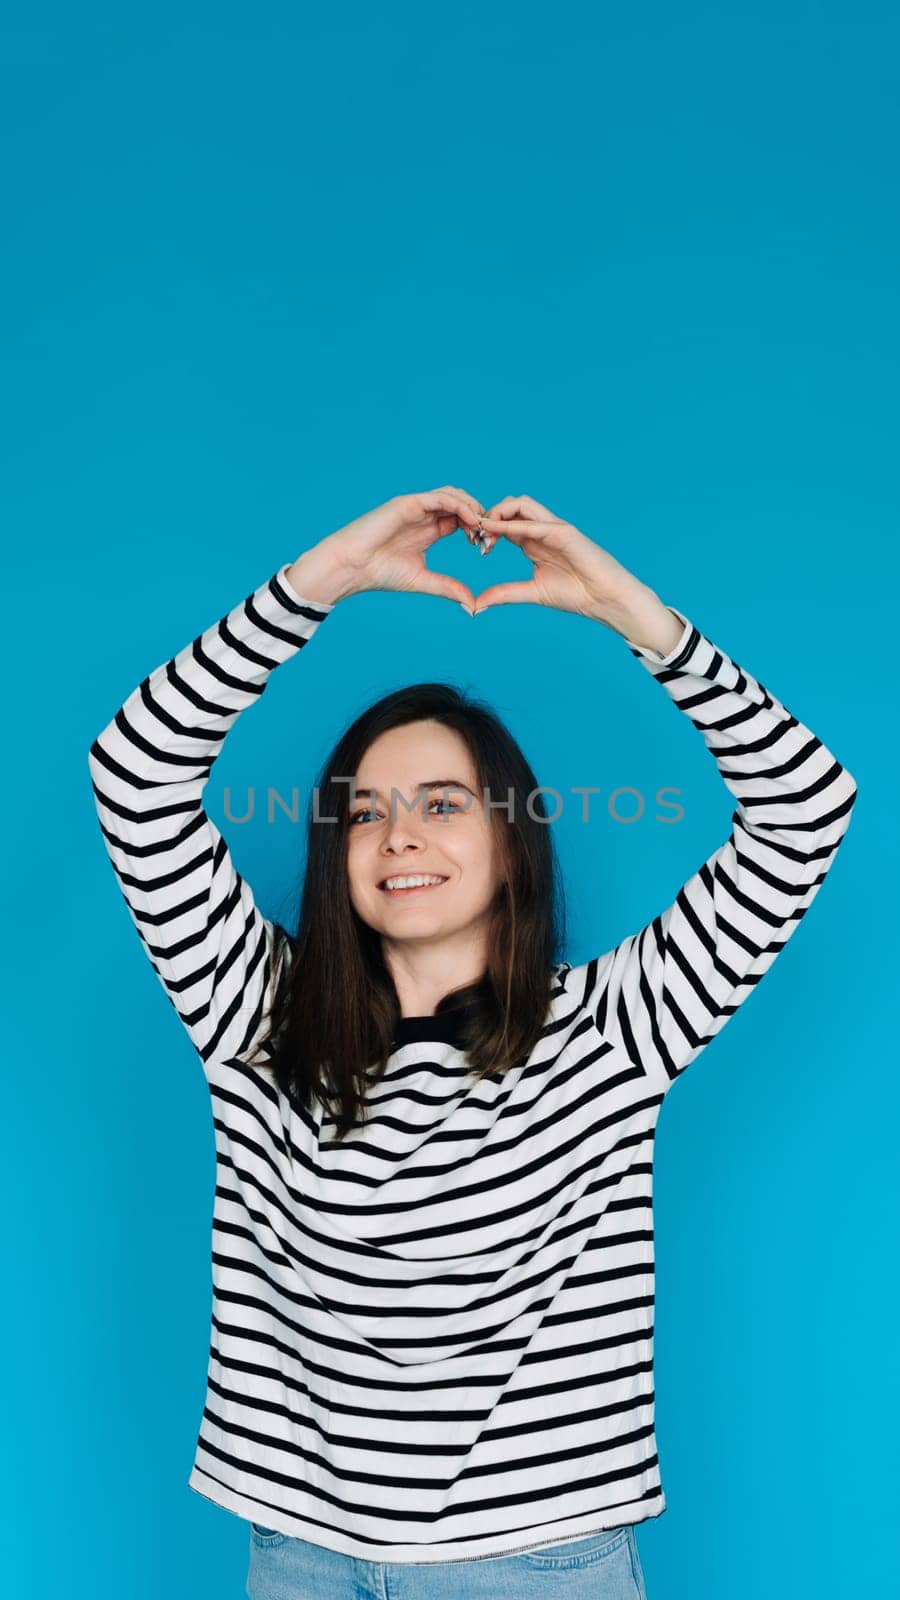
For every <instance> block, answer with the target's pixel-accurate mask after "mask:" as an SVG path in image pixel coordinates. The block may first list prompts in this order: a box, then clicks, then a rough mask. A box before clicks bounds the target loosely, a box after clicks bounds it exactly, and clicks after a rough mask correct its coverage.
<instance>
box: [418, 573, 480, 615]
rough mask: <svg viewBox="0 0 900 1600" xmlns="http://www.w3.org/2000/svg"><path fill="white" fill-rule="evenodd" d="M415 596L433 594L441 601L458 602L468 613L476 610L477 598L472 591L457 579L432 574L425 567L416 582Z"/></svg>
mask: <svg viewBox="0 0 900 1600" xmlns="http://www.w3.org/2000/svg"><path fill="white" fill-rule="evenodd" d="M413 592H414V593H415V594H433V595H437V596H438V597H439V598H440V599H441V600H456V601H458V602H459V603H460V604H461V605H464V606H465V607H466V609H467V610H468V611H474V610H475V596H474V595H473V593H472V591H471V589H469V588H467V587H466V585H465V584H464V583H460V582H459V580H458V579H457V578H448V577H447V575H446V573H444V572H430V571H429V569H428V568H427V567H424V568H423V570H422V572H421V573H420V574H419V577H418V579H417V580H416V587H415V590H414V591H413Z"/></svg>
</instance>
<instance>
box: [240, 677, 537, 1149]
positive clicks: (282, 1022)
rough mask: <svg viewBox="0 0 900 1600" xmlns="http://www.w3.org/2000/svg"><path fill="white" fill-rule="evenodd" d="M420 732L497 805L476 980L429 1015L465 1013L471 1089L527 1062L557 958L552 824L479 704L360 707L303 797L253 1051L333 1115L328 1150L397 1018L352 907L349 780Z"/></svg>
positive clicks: (446, 701) (414, 701) (302, 1098)
mask: <svg viewBox="0 0 900 1600" xmlns="http://www.w3.org/2000/svg"><path fill="white" fill-rule="evenodd" d="M425 719H428V720H431V721H435V722H440V723H443V724H444V725H445V726H446V727H448V728H452V729H454V730H455V731H456V732H457V733H459V734H460V735H461V737H462V738H463V739H464V740H465V742H466V745H467V747H468V749H469V752H470V754H471V757H472V761H473V763H474V766H475V771H476V773H477V775H478V783H479V786H480V788H481V791H482V793H484V792H485V791H486V792H487V796H488V798H489V800H492V801H494V802H495V804H493V805H492V806H491V809H490V812H489V815H490V818H491V825H492V827H493V828H494V830H495V838H496V842H497V846H498V859H499V861H500V864H501V865H500V872H499V874H498V878H499V882H498V888H497V894H496V897H495V900H494V903H493V906H492V909H491V925H490V928H489V936H488V940H487V949H488V962H487V967H486V970H485V971H484V973H483V974H482V975H481V977H480V978H479V979H478V981H477V982H474V983H470V984H467V985H465V986H464V987H463V988H459V989H456V990H451V991H449V992H448V993H447V994H446V995H444V996H443V998H442V1000H441V1001H440V1004H439V1005H438V1007H437V1015H442V1014H443V1013H445V1012H446V1011H448V1010H454V1011H455V1010H456V1009H457V1008H458V1007H460V1006H462V1007H464V1010H463V1011H462V1012H461V1013H459V1016H460V1021H461V1025H462V1026H463V1029H464V1033H463V1037H464V1040H465V1046H464V1047H465V1051H466V1055H467V1058H468V1061H469V1064H470V1067H471V1069H472V1071H473V1072H474V1074H475V1076H476V1078H480V1077H484V1076H485V1075H487V1074H489V1073H494V1072H504V1071H506V1070H508V1068H509V1067H510V1066H512V1065H514V1064H515V1063H517V1062H519V1061H520V1060H523V1059H525V1058H527V1056H528V1055H529V1054H530V1052H531V1050H532V1049H533V1047H534V1045H535V1043H536V1042H537V1040H538V1038H539V1037H540V1034H541V1030H542V1028H543V1026H544V1024H545V1022H546V1019H547V1007H548V1004H549V1001H550V997H551V993H552V991H553V982H554V974H553V971H552V968H553V966H554V964H555V963H556V962H557V961H559V960H561V959H562V956H561V951H562V948H563V946H564V944H565V902H564V896H563V891H562V887H561V880H560V873H559V866H558V861H557V856H556V850H555V847H554V843H553V840H552V837H551V832H550V823H549V821H548V820H547V817H546V809H545V807H544V804H543V796H542V795H541V794H540V793H538V792H536V791H537V789H538V783H537V779H536V777H535V774H534V772H533V771H532V768H531V766H530V765H529V763H528V761H527V760H526V759H525V756H524V754H523V753H522V750H521V748H520V747H519V745H518V744H517V742H516V740H515V739H514V738H513V736H512V734H511V733H510V732H509V730H508V728H506V727H505V726H504V724H503V722H502V721H501V720H500V718H499V717H498V716H497V714H496V713H495V712H494V711H493V710H492V709H491V708H490V706H488V705H487V704H486V703H485V702H484V701H482V700H480V699H478V698H476V697H474V696H473V695H470V694H469V693H467V692H466V691H464V690H461V689H457V688H455V687H454V686H453V685H451V684H446V683H417V684H412V685H410V686H409V687H407V688H402V689H397V690H394V691H393V692H392V693H390V694H387V695H385V696H384V697H383V698H382V699H380V700H378V701H376V702H375V703H374V704H373V705H371V706H369V707H368V709H367V710H365V711H363V712H362V713H361V714H360V715H359V716H358V717H357V718H356V720H355V721H354V722H353V723H351V725H350V726H349V727H348V728H347V730H346V732H345V733H344V734H343V735H342V736H341V738H340V739H339V741H338V743H337V744H336V745H335V747H334V749H333V750H332V752H331V754H330V755H329V756H328V757H327V759H326V761H325V763H324V765H323V766H322V768H321V770H320V773H319V776H318V778H317V781H316V785H315V789H314V790H313V793H312V794H311V796H310V803H309V807H308V812H307V858H306V871H305V875H304V879H303V888H302V894H301V900H300V908H299V913H298V918H297V931H296V933H295V934H291V933H290V932H289V931H288V930H287V929H286V928H285V927H284V926H283V925H282V924H281V923H276V924H275V930H276V951H275V957H276V971H275V974H274V975H273V980H272V991H273V998H272V1003H271V1006H270V1009H269V1019H268V1027H267V1031H266V1033H265V1035H264V1037H263V1038H261V1039H260V1040H259V1041H258V1044H257V1050H262V1051H263V1052H264V1053H265V1055H266V1056H267V1057H268V1061H267V1065H268V1066H269V1067H270V1068H271V1070H272V1071H273V1073H274V1075H275V1078H276V1080H277V1082H278V1084H279V1086H280V1088H281V1089H282V1090H283V1091H284V1092H285V1094H287V1095H288V1096H289V1098H291V1099H292V1100H294V1101H295V1102H299V1103H300V1104H302V1105H303V1106H305V1107H307V1108H309V1107H310V1106H311V1104H312V1097H313V1096H316V1097H317V1099H318V1100H319V1101H320V1103H321V1105H322V1106H323V1107H324V1108H331V1107H332V1106H333V1105H334V1104H335V1103H336V1104H337V1107H338V1109H337V1111H336V1112H334V1113H333V1114H334V1118H335V1123H336V1132H335V1135H334V1137H335V1139H338V1140H340V1139H342V1138H343V1137H344V1135H345V1134H346V1133H347V1132H348V1131H349V1130H350V1129H351V1128H352V1127H354V1126H355V1125H357V1124H358V1122H359V1120H360V1119H361V1118H362V1117H363V1116H364V1114H365V1089H366V1084H367V1081H368V1078H369V1075H370V1073H371V1072H372V1070H373V1066H374V1071H375V1076H376V1077H377V1076H380V1075H381V1074H382V1073H383V1072H384V1071H385V1069H386V1067H387V1063H388V1058H389V1056H390V1053H391V1050H392V1047H393V1038H394V1029H395V1026H396V1023H397V1021H398V1019H399V1016H400V1003H399V999H398V995H397V991H396V988H395V985H394V981H393V979H392V977H391V974H390V970H389V968H388V967H387V965H386V963H385V960H384V957H383V954H382V949H381V936H380V934H379V933H378V932H377V930H375V929H373V928H371V927H369V925H368V924H367V923H365V922H364V921H363V919H362V918H361V917H360V916H359V915H358V913H357V912H356V910H355V908H354V906H353V904H352V902H351V899H350V890H349V884H348V878H347V867H346V848H347V831H348V827H349V818H350V813H351V802H352V795H351V788H350V784H349V783H348V782H347V777H348V776H355V774H356V773H357V772H358V770H359V767H360V765H361V762H362V759H363V756H364V755H365V752H366V750H367V749H368V747H369V745H370V744H372V743H373V742H374V740H375V739H377V738H378V736H379V735H380V734H382V733H384V732H386V731H387V730H388V729H390V728H396V727H399V726H401V725H402V724H404V723H408V722H418V721H420V720H425ZM316 796H317V798H316ZM496 802H502V803H500V804H497V803H496ZM316 806H317V808H318V809H317V811H316V810H315V807H316ZM326 818H336V819H337V820H336V822H326V821H323V819H326Z"/></svg>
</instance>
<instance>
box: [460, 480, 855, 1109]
mask: <svg viewBox="0 0 900 1600" xmlns="http://www.w3.org/2000/svg"><path fill="white" fill-rule="evenodd" d="M482 524H483V527H484V529H485V532H486V533H487V534H488V536H496V537H500V536H503V537H505V538H508V539H510V540H511V541H512V542H513V543H515V544H516V545H517V546H518V547H519V548H520V549H521V550H522V551H523V553H524V554H525V555H527V556H528V557H529V558H530V559H531V560H532V561H533V562H534V575H533V577H532V578H531V579H530V580H527V581H525V582H516V583H505V584H497V585H495V586H493V587H492V588H490V589H487V590H485V591H484V592H483V593H482V594H481V595H479V597H478V608H479V611H480V610H484V609H486V608H487V607H488V606H490V605H497V604H500V605H503V604H507V603H510V602H513V603H515V602H517V601H522V600H524V601H531V602H534V603H537V604H541V605H548V606H553V607H555V608H558V609H560V610H566V611H574V612H577V613H579V614H580V615H582V616H586V617H589V618H590V619H592V620H594V621H598V622H602V623H603V624H605V626H607V627H610V628H612V629H613V631H614V632H617V633H619V634H621V635H622V636H623V637H624V638H625V639H626V640H627V641H628V643H629V646H630V648H631V650H632V653H633V654H634V655H635V656H636V657H637V658H638V660H640V661H641V662H642V663H643V665H644V666H645V667H646V668H647V669H648V670H649V671H650V672H651V673H652V674H653V676H654V677H655V678H656V679H657V681H658V682H659V683H661V684H662V685H663V687H664V688H665V689H666V691H667V692H668V694H669V696H670V698H671V699H672V702H673V703H674V704H675V705H676V706H677V707H678V709H679V710H680V711H682V712H683V713H684V714H685V716H687V717H688V718H690V720H691V722H693V724H694V726H695V727H696V728H698V729H699V731H700V732H701V734H702V735H703V738H704V739H705V741H706V745H707V748H708V749H709V751H710V752H711V754H712V755H713V757H714V758H715V761H716V763H717V765H718V769H719V773H720V775H721V777H722V779H723V780H724V782H725V784H726V785H727V787H728V788H729V789H730V791H731V793H732V794H733V796H734V798H735V800H736V801H737V809H736V810H735V812H734V814H733V817H732V829H731V833H730V836H729V837H728V839H727V840H726V841H725V842H724V844H722V845H721V846H720V847H719V849H717V850H716V851H714V853H713V854H712V855H711V856H709V858H708V859H707V860H706V861H705V862H704V863H703V865H702V866H701V867H700V868H699V870H698V871H697V872H695V873H694V874H693V876H692V877H690V878H689V879H688V881H687V883H685V884H684V885H683V886H682V888H681V889H680V890H679V892H678V895H677V896H676V898H675V901H674V904H673V905H671V906H669V908H668V910H666V911H664V912H663V913H661V914H660V915H659V916H657V917H654V919H653V921H652V922H649V923H648V924H647V926H646V927H644V928H642V929H641V930H640V932H638V933H634V934H631V935H629V937H628V938H626V939H623V940H622V942H621V943H620V944H618V945H616V947H615V949H614V950H610V951H608V952H607V953H606V954H605V955H603V956H598V957H595V959H594V960H593V961H589V962H587V963H585V965H584V966H583V967H581V968H575V969H570V970H569V973H568V983H569V984H570V985H572V986H573V990H576V989H578V986H579V985H582V986H583V987H582V988H581V990H580V994H581V997H582V998H583V1000H584V1002H585V1004H586V1005H587V1006H588V1007H589V1008H590V1010H591V1012H592V1014H593V1016H594V1018H595V1020H596V1023H597V1026H598V1028H599V1029H600V1031H601V1032H602V1033H603V1035H604V1037H605V1038H607V1039H609V1040H610V1041H611V1042H613V1043H615V1044H618V1045H619V1046H620V1047H622V1048H623V1049H624V1050H625V1051H626V1052H627V1053H628V1055H629V1056H630V1058H631V1060H632V1061H633V1062H634V1063H635V1065H636V1066H639V1067H641V1068H642V1069H643V1071H645V1072H646V1074H647V1076H648V1078H649V1079H650V1080H651V1082H652V1083H653V1085H654V1086H655V1087H656V1088H657V1089H658V1090H659V1092H660V1093H662V1094H665V1092H666V1091H667V1089H668V1088H669V1087H670V1086H671V1084H672V1083H673V1082H674V1080H675V1078H676V1077H677V1076H678V1075H679V1073H681V1072H682V1071H683V1070H684V1068H685V1067H686V1066H687V1065H688V1063H689V1062H691V1061H693V1060H694V1059H695V1057H696V1056H698V1055H699V1053H700V1051H701V1050H702V1049H703V1048H704V1046H705V1045H707V1044H709V1042H710V1040H711V1039H712V1038H714V1036H715V1035H716V1034H717V1033H718V1032H719V1030H720V1029H721V1027H722V1026H723V1024H724V1023H725V1022H726V1021H727V1019H728V1018H729V1017H730V1016H733V1015H734V1013H735V1011H736V1010H737V1009H738V1007H739V1005H740V1004H741V1002H742V1001H743V1000H745V999H746V998H747V996H748V995H749V994H751V993H752V991H753V988H754V986H755V985H756V984H757V983H758V982H759V980H760V978H761V977H762V976H763V974H764V973H765V972H766V971H767V970H768V968H769V967H770V966H771V965H772V962H773V961H774V960H775V957H776V956H777V955H778V953H779V951H780V950H783V949H784V946H785V944H786V943H787V941H788V939H789V938H790V936H791V934H792V933H793V931H794V929H795V928H796V927H797V924H798V923H799V922H800V919H801V918H802V917H803V916H804V914H805V912H806V911H807V910H808V909H809V906H810V905H811V904H812V901H813V899H814V897H815V896H816V894H817V893H818V891H819V889H820V888H821V886H822V883H823V882H824V879H825V876H826V874H827V873H828V871H829V868H830V867H831V865H832V863H833V861H834V858H835V854H836V852H837V848H838V845H839V844H840V842H841V839H842V838H843V836H844V834H845V832H846V830H847V826H848V824H849V821H850V813H851V810H852V807H853V803H854V800H855V798H856V783H855V782H854V780H853V778H852V777H851V775H850V773H849V772H848V771H847V770H846V768H845V767H843V766H842V765H841V763H840V762H839V761H838V760H837V758H836V757H835V756H834V755H832V753H831V751H830V750H828V749H826V747H825V745H823V744H822V742H821V740H820V739H818V738H817V737H816V735H815V734H814V733H812V732H811V731H810V729H809V728H807V727H804V725H803V723H802V722H799V721H798V720H797V718H796V717H795V716H792V715H791V713H790V712H789V711H786V710H785V708H784V706H783V705H782V704H781V702H780V701H779V700H776V699H775V698H774V696H773V695H771V694H769V692H768V690H767V689H765V688H764V687H763V685H762V684H761V683H759V682H757V680H756V679H755V678H754V677H753V676H752V675H751V674H750V673H749V672H746V671H744V670H743V669H742V668H741V667H739V666H738V665H737V663H736V662H734V661H732V660H731V658H730V657H729V656H727V655H726V654H725V652H724V651H723V650H720V649H717V647H716V646H715V645H714V644H713V643H712V642H711V641H710V640H709V639H708V638H706V637H704V635H703V634H702V633H701V632H700V631H699V630H698V629H697V628H696V627H695V626H694V625H693V624H692V623H691V622H689V621H688V619H687V618H686V617H685V616H684V614H683V613H682V612H680V611H676V610H675V609H674V607H671V606H669V607H666V606H664V605H663V604H662V602H661V600H660V599H659V597H658V596H657V595H656V594H655V593H654V591H653V590H652V589H649V588H648V587H647V585H646V584H644V583H642V582H640V581H639V580H638V579H637V578H635V577H634V575H633V574H632V573H630V572H628V571H627V569H626V568H625V567H623V566H622V565H621V563H620V562H618V561H617V560H616V559H615V557H614V556H611V555H610V554H609V553H608V552H607V551H605V550H603V549H601V548H600V547H599V546H598V545H596V544H594V543H593V541H592V540H590V539H588V538H587V536H586V535H585V534H583V533H581V532H580V531H579V530H578V529H577V528H573V527H572V525H571V524H570V523H567V522H563V521H562V520H561V519H560V518H558V517H555V516H554V514H553V512H551V511H549V510H548V508H547V507H546V506H542V505H540V504H539V502H537V501H535V500H532V499H530V498H529V497H527V496H520V497H517V498H508V499H506V500H503V501H501V502H499V504H498V505H497V506H495V507H492V508H491V513H490V514H489V515H487V516H485V517H484V518H482Z"/></svg>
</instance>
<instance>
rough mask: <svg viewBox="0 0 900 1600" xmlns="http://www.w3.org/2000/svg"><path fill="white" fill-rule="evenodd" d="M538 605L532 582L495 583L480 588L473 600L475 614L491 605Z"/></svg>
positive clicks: (535, 590)
mask: <svg viewBox="0 0 900 1600" xmlns="http://www.w3.org/2000/svg"><path fill="white" fill-rule="evenodd" d="M528 603H531V604H532V605H540V600H539V599H538V592H537V589H536V587H535V585H534V583H531V582H529V583H495V584H492V586H491V587H490V589H482V591H481V593H480V595H479V596H478V598H477V600H476V602H475V615H476V616H478V615H480V613H481V612H482V611H489V610H490V608H491V606H509V605H526V604H528Z"/></svg>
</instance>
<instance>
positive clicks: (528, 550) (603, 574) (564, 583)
mask: <svg viewBox="0 0 900 1600" xmlns="http://www.w3.org/2000/svg"><path fill="white" fill-rule="evenodd" d="M480 522H481V526H482V528H483V529H484V532H485V534H486V535H487V536H488V537H489V538H490V539H491V540H492V545H491V547H490V548H492V547H493V543H494V542H496V540H497V539H498V538H504V539H509V540H510V542H511V543H512V544H514V545H517V546H518V548H519V549H520V550H521V551H522V553H523V554H524V555H526V556H527V557H528V559H529V561H531V562H532V563H533V567H534V571H533V573H532V576H531V577H530V578H529V579H526V580H525V581H524V582H518V583H495V584H493V585H492V586H491V587H490V588H488V589H483V590H482V592H481V594H479V595H478V596H477V597H476V606H475V612H476V615H477V614H478V613H479V612H481V611H487V610H488V609H489V608H490V607H491V606H498V605H511V604H520V603H522V602H525V603H530V604H532V605H538V606H552V607H554V609H556V610H557V611H573V612H575V613H576V614H577V615H579V616H582V617H590V618H591V619H592V620H593V621H595V622H603V623H605V624H606V626H607V627H608V628H612V629H613V630H614V631H615V632H616V633H621V634H623V635H624V636H625V637H627V638H634V631H635V629H637V630H638V631H639V632H640V631H647V629H648V628H649V629H650V630H651V631H652V633H653V635H654V637H656V636H658V633H659V627H660V622H661V618H660V615H659V613H660V612H661V613H662V616H663V617H664V618H665V619H667V621H666V623H665V627H666V631H667V633H668V634H669V635H670V636H671V633H672V625H673V622H674V618H673V615H672V612H671V611H669V610H668V609H667V607H665V606H664V605H663V604H662V601H661V600H660V599H659V597H658V596H657V595H656V594H654V592H653V590H652V589H650V588H648V586H647V584H645V583H641V581H640V579H638V578H636V577H635V576H634V574H633V573H631V572H629V571H628V569H627V568H626V567H623V566H622V564H621V562H620V561H617V560H616V558H615V556H611V555H610V554H609V552H608V551H607V550H602V549H601V548H600V546H599V545H598V544H594V542H593V540H592V539H589V538H588V537H587V535H586V534H584V533H581V532H579V530H578V528H574V527H573V526H572V524H571V523H570V522H563V521H562V519H561V518H560V517H557V516H555V515H554V513H553V512H552V511H550V510H548V508H547V506H542V505H541V504H540V502H539V501H537V500H532V498H531V497H530V495H524V494H523V495H507V497H506V499H504V500H500V501H498V503H497V504H496V505H494V506H491V508H490V510H489V511H488V513H487V515H486V516H483V517H481V518H480Z"/></svg>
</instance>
